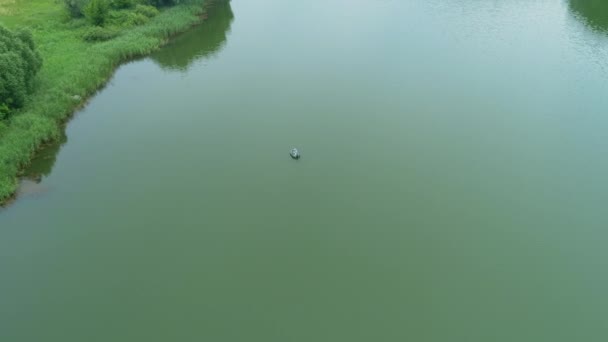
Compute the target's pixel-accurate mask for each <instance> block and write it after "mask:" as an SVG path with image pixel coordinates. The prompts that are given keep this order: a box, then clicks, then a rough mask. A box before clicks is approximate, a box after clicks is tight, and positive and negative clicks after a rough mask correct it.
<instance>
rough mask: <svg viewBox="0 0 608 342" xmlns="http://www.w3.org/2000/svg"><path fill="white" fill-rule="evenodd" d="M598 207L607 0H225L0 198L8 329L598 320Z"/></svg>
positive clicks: (586, 328)
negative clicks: (7, 198)
mask: <svg viewBox="0 0 608 342" xmlns="http://www.w3.org/2000/svg"><path fill="white" fill-rule="evenodd" d="M292 147H298V148H299V149H300V150H301V152H302V159H300V160H299V161H294V160H291V159H290V157H289V151H290V149H291V148H292ZM607 207H608V6H607V5H606V4H605V2H603V1H591V0H589V1H586V0H570V1H566V0H564V1H560V0H536V1H530V0H503V1H481V0H424V1H423V0H400V1H396V0H348V1H347V0H323V1H321V0H310V1H293V0H289V1H288V0H259V1H246V0H234V1H232V2H231V3H219V4H216V5H215V7H214V8H213V9H212V10H211V12H210V17H209V21H208V22H207V23H206V24H204V25H202V26H200V27H198V28H195V29H193V30H192V31H191V32H188V33H186V34H184V35H182V36H180V37H179V38H177V39H176V40H175V41H174V42H173V43H172V44H170V45H169V46H167V47H166V48H165V49H164V50H162V51H160V52H158V53H156V54H154V55H153V56H150V57H149V58H145V59H142V60H138V61H135V62H132V63H129V64H126V65H124V66H122V67H121V68H120V69H119V70H118V71H117V72H116V74H115V76H114V77H113V78H112V80H111V81H110V83H109V84H108V86H107V87H106V88H105V89H104V90H102V91H101V92H100V93H99V94H98V95H97V96H95V97H94V98H93V99H91V101H90V103H89V104H88V105H87V106H86V108H84V109H83V110H81V111H80V112H78V113H77V114H76V115H75V117H74V119H73V120H72V121H70V123H69V125H68V126H67V128H66V133H65V136H64V137H63V138H62V139H61V141H60V143H58V144H56V145H54V146H51V147H49V148H48V149H46V150H44V151H42V152H41V154H40V156H39V157H38V158H37V160H36V161H35V163H34V165H33V166H32V168H31V169H29V170H27V173H26V178H25V179H24V180H23V184H22V187H21V190H20V194H19V196H18V198H17V200H16V201H15V202H13V203H12V204H10V205H9V206H8V207H6V208H4V209H1V210H0V340H1V341H6V342H25V341H28V342H29V341H47V342H49V341H53V342H55V341H57V342H59V341H60V342H72V341H74V342H82V341H88V342H96V341H99V342H107V341H113V342H122V341H125V342H127V341H129V342H132V341H146V342H151V341H215V342H218V341H232V342H234V341H263V342H269V341H277V342H279V341H280V342H286V341H298V342H299V341H301V342H310V341H315V342H321V341H327V342H336V341H349V342H351V341H418V342H422V341H433V342H434V341H463V342H465V341H467V342H470V341H480V342H481V341H483V342H486V341H505V342H506V341H531V342H532V341H533V342H539V341H551V342H556V341H567V342H572V341H585V342H592V341H606V340H608V292H607V289H608V248H607V246H608V208H607Z"/></svg>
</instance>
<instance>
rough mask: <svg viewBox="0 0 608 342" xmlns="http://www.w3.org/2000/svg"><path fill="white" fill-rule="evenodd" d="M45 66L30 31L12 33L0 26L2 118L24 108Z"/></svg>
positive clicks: (0, 101)
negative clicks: (12, 111) (37, 75)
mask: <svg viewBox="0 0 608 342" xmlns="http://www.w3.org/2000/svg"><path fill="white" fill-rule="evenodd" d="M41 66H42V58H41V57H40V54H39V53H38V51H37V50H36V47H35V44H34V40H33V38H32V35H31V33H30V32H29V31H23V30H22V31H18V32H11V31H9V30H8V29H6V28H4V27H2V26H0V115H1V116H7V115H8V114H9V113H10V111H11V110H12V109H15V108H20V107H22V106H23V104H24V103H25V100H26V98H27V95H28V94H29V93H31V92H32V90H33V88H34V79H35V77H36V74H37V73H38V71H39V70H40V67H41Z"/></svg>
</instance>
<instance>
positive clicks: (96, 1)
mask: <svg viewBox="0 0 608 342" xmlns="http://www.w3.org/2000/svg"><path fill="white" fill-rule="evenodd" d="M109 12H110V1H109V0H91V1H90V2H89V3H88V4H87V5H86V6H85V8H84V15H85V17H87V19H88V20H89V22H90V23H91V24H93V25H96V26H103V25H104V24H105V23H106V20H107V19H108V13H109Z"/></svg>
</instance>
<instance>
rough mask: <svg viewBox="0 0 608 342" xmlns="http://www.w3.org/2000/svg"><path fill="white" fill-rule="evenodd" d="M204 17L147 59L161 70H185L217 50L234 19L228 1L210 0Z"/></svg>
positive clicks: (224, 41)
mask: <svg viewBox="0 0 608 342" xmlns="http://www.w3.org/2000/svg"><path fill="white" fill-rule="evenodd" d="M207 16H208V19H207V20H206V21H205V23H204V24H203V25H200V26H198V27H195V28H193V29H192V30H190V31H188V32H186V33H184V34H181V35H179V36H178V37H176V38H175V39H174V40H173V41H172V42H171V43H169V44H168V45H167V46H166V47H165V48H163V49H161V50H160V51H158V52H156V53H154V54H153V55H152V56H150V57H151V59H152V60H153V61H155V62H156V63H157V64H158V65H160V66H161V67H162V68H163V69H168V70H179V71H186V70H188V68H189V67H190V65H192V63H193V62H194V61H197V60H199V59H202V58H209V57H211V56H213V55H215V54H217V53H218V52H219V51H221V50H222V48H223V47H224V45H225V43H226V36H227V34H228V32H230V26H231V24H232V21H233V20H234V14H233V13H232V8H231V7H230V1H229V0H218V1H214V2H213V4H211V5H209V7H208V8H207Z"/></svg>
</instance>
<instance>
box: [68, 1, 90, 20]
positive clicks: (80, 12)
mask: <svg viewBox="0 0 608 342" xmlns="http://www.w3.org/2000/svg"><path fill="white" fill-rule="evenodd" d="M63 3H64V5H65V8H66V9H67V11H68V13H69V14H70V16H71V17H72V18H80V17H82V16H84V8H85V7H86V5H87V4H88V3H89V0H63Z"/></svg>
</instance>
